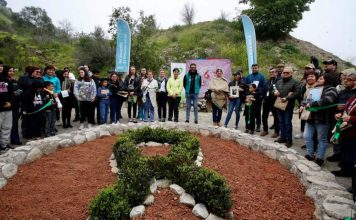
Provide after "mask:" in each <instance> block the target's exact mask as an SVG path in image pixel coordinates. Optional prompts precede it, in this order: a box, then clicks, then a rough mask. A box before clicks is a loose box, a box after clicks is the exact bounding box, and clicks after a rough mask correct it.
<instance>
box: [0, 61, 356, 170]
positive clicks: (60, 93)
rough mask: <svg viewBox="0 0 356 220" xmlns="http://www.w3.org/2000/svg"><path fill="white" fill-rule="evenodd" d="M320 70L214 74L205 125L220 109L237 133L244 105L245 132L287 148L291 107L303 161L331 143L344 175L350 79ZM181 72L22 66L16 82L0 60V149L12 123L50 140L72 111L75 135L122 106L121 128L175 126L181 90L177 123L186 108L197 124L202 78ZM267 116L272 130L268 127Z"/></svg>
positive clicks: (6, 144) (350, 160)
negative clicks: (124, 123) (124, 121)
mask: <svg viewBox="0 0 356 220" xmlns="http://www.w3.org/2000/svg"><path fill="white" fill-rule="evenodd" d="M323 63H324V65H325V69H324V71H320V69H318V68H316V67H315V65H314V64H312V63H309V64H307V65H306V66H305V72H304V76H303V78H302V80H297V79H295V78H294V77H293V74H294V71H293V69H292V68H291V67H288V66H286V67H285V66H284V65H283V64H279V65H277V67H271V68H269V73H268V79H266V78H265V76H264V75H263V74H261V73H260V72H259V66H258V64H253V65H252V73H251V74H248V75H247V76H246V77H243V75H242V70H238V71H236V72H234V73H233V74H232V79H231V81H230V82H229V80H227V79H225V78H224V77H223V70H222V69H220V68H218V69H217V70H216V72H215V76H214V77H213V78H212V80H211V81H210V82H209V85H208V91H207V92H206V94H205V98H206V99H208V100H209V101H210V102H211V106H212V118H213V124H214V125H215V126H220V125H221V124H220V122H221V120H222V111H223V109H224V108H226V109H227V115H226V119H225V122H224V124H223V125H224V126H225V127H228V126H229V122H230V120H231V117H232V115H233V112H235V116H236V119H235V124H234V127H235V128H236V129H237V128H238V126H239V120H240V112H241V109H242V106H243V105H244V111H243V114H244V116H245V124H246V128H245V132H247V133H250V134H255V132H261V133H260V135H261V136H266V135H268V134H269V131H268V130H269V128H272V129H273V130H274V132H273V134H272V136H271V137H272V138H276V140H275V141H276V142H278V143H284V144H285V145H286V146H287V147H291V146H292V144H293V142H292V140H293V136H292V128H293V125H292V118H293V111H294V109H295V108H296V107H297V106H298V107H299V112H300V113H299V117H300V123H301V134H302V135H301V134H297V135H296V136H295V138H300V137H304V139H305V146H306V156H305V157H306V158H307V159H308V160H313V161H315V162H316V163H317V164H319V165H322V164H323V163H324V157H325V151H326V148H327V146H328V145H329V142H330V140H332V142H334V143H333V147H334V154H333V155H332V156H331V157H329V158H327V159H328V160H329V161H340V160H341V167H342V169H341V170H339V171H335V175H342V176H347V175H351V171H352V170H353V167H352V166H353V164H354V163H355V161H356V150H355V149H356V146H353V145H355V143H354V142H353V141H351V140H352V139H353V138H352V137H353V133H355V132H356V129H355V128H354V126H353V124H354V123H356V118H354V117H355V116H354V115H355V114H356V109H355V108H354V107H355V106H356V99H355V95H356V89H355V88H356V72H355V70H353V69H348V70H345V71H343V72H341V73H338V72H337V62H336V61H335V60H333V59H331V60H326V61H324V62H323ZM189 67H190V68H189V71H188V72H187V73H186V74H185V75H184V77H183V78H180V77H179V74H180V72H179V69H177V68H175V69H173V76H171V77H167V76H166V72H165V70H164V69H161V70H160V71H159V74H158V77H156V78H154V73H153V71H151V70H148V71H146V69H145V68H142V69H141V71H140V74H137V72H136V68H135V67H134V66H131V67H130V69H129V73H128V74H127V75H126V76H125V75H123V74H118V73H116V72H112V73H111V74H110V75H109V77H108V78H100V77H99V74H100V73H99V71H96V70H93V71H91V70H90V69H89V67H88V66H82V67H79V68H78V73H77V75H78V76H77V77H75V76H74V74H73V73H71V72H70V70H69V68H64V69H63V70H56V68H55V67H54V66H52V65H48V66H46V67H45V68H44V69H43V70H42V69H41V68H39V67H36V66H29V67H27V68H26V69H25V74H24V75H22V76H21V77H20V78H19V79H18V80H17V79H16V77H15V68H14V67H12V66H9V65H4V64H3V63H2V62H1V61H0V150H5V149H6V148H12V146H11V145H10V143H12V144H21V142H20V135H19V132H18V130H19V129H18V120H19V118H20V116H21V118H22V120H21V131H22V137H23V138H26V139H31V138H38V137H41V136H47V137H48V136H53V135H55V134H56V131H57V130H56V127H55V123H56V121H57V120H60V118H61V119H62V123H63V128H68V127H72V125H71V121H72V119H71V118H72V117H71V115H72V109H75V119H74V121H78V120H79V121H80V125H79V129H83V128H84V127H85V124H86V125H87V126H88V127H91V126H92V125H93V124H95V109H96V113H97V114H96V118H97V123H98V124H104V123H118V122H119V121H120V119H121V118H122V115H121V109H122V106H123V104H124V103H125V102H127V114H128V120H129V122H133V123H136V122H137V120H143V121H144V122H148V121H151V122H153V121H155V112H156V111H157V115H158V121H160V122H165V121H166V119H167V120H168V121H175V122H178V121H179V105H180V102H181V95H182V92H183V91H185V98H186V115H185V122H187V123H189V122H190V112H191V107H193V108H194V123H196V124H197V123H198V101H199V93H200V90H201V87H202V77H201V75H200V74H199V73H198V72H197V66H196V64H194V63H193V64H190V66H189ZM124 76H125V77H124ZM318 88H319V90H320V92H319V97H312V96H315V94H314V92H313V91H314V89H318ZM167 104H168V117H167ZM60 109H61V111H60ZM60 112H61V114H60ZM271 113H272V116H273V125H272V126H271V127H269V126H268V118H269V117H270V114H271ZM109 119H110V120H109ZM85 122H86V123H85ZM261 125H262V127H261ZM261 128H262V130H261ZM349 145H350V146H349Z"/></svg>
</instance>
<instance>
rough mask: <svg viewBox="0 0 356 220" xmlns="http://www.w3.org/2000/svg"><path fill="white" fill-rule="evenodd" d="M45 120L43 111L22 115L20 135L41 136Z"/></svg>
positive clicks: (28, 136)
mask: <svg viewBox="0 0 356 220" xmlns="http://www.w3.org/2000/svg"><path fill="white" fill-rule="evenodd" d="M45 122H46V118H45V114H44V111H40V112H37V113H35V114H32V115H24V116H23V118H22V123H21V131H22V137H24V138H26V139H30V138H33V137H41V136H42V132H43V131H44V125H45Z"/></svg>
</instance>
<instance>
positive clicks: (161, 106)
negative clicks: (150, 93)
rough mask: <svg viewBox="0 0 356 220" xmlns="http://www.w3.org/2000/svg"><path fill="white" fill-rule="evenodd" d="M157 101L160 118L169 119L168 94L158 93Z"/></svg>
mask: <svg viewBox="0 0 356 220" xmlns="http://www.w3.org/2000/svg"><path fill="white" fill-rule="evenodd" d="M156 101H157V108H158V118H159V119H161V118H163V119H166V117H167V93H165V92H157V94H156ZM162 113H163V114H162Z"/></svg>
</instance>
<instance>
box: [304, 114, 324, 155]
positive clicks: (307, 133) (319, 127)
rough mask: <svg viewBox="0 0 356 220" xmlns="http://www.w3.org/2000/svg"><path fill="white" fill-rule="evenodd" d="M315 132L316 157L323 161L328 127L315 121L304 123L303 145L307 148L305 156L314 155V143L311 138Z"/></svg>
mask: <svg viewBox="0 0 356 220" xmlns="http://www.w3.org/2000/svg"><path fill="white" fill-rule="evenodd" d="M315 130H316V133H317V136H318V149H317V152H316V157H317V158H318V159H322V160H324V156H325V151H326V148H327V147H328V145H329V144H328V130H329V125H328V124H327V123H321V122H317V121H315V122H314V123H308V122H307V123H306V125H305V130H304V139H305V145H306V146H307V154H308V155H309V156H313V154H314V141H313V136H314V132H315Z"/></svg>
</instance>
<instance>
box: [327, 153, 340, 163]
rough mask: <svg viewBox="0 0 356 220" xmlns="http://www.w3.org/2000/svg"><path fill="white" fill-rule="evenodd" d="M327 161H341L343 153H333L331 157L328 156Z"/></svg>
mask: <svg viewBox="0 0 356 220" xmlns="http://www.w3.org/2000/svg"><path fill="white" fill-rule="evenodd" d="M326 160H327V161H330V162H337V161H340V160H341V154H340V153H337V154H333V155H331V156H330V157H328V158H326Z"/></svg>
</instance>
